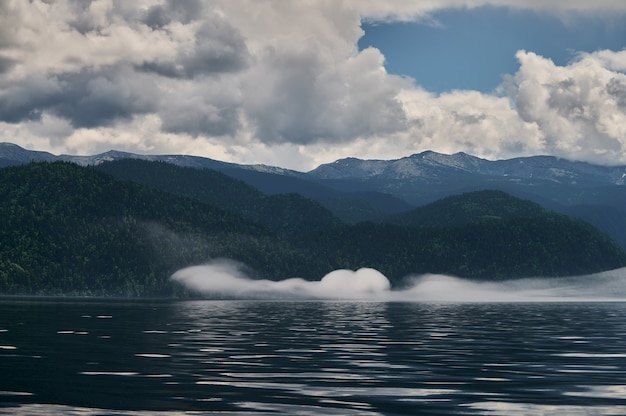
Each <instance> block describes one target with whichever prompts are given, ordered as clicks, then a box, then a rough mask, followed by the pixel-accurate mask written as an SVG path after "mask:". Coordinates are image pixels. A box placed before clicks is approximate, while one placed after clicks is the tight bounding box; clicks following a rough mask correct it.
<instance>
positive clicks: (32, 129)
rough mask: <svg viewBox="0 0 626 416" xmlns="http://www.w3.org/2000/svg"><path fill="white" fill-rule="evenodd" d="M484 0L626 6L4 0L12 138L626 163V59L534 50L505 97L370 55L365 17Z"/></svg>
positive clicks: (78, 144) (5, 84)
mask: <svg viewBox="0 0 626 416" xmlns="http://www.w3.org/2000/svg"><path fill="white" fill-rule="evenodd" d="M592 3H593V4H592ZM486 4H489V5H493V6H504V7H514V8H530V9H534V10H538V11H540V12H546V11H547V12H551V13H580V12H581V11H585V12H586V11H588V10H593V11H595V12H597V13H601V14H602V13H604V14H613V15H614V14H620V13H622V14H623V13H626V4H625V3H624V2H622V1H612V0H599V1H598V2H585V1H582V0H580V1H574V2H560V1H559V2H557V1H552V2H545V1H534V0H522V1H519V2H510V1H506V0H497V1H486V0H485V1H482V0H481V1H479V0H439V1H430V2H397V1H378V0H376V1H374V0H363V1H359V2H354V1H342V0H334V1H297V2H295V1H294V2H290V1H277V0H261V1H259V0H237V1H225V0H210V1H202V0H185V1H183V0H137V1H133V2H128V1H124V0H54V1H52V0H45V1H44V0H32V1H28V2H26V1H21V0H5V1H2V2H0V140H5V141H12V142H17V143H18V144H22V145H27V146H33V147H36V148H37V149H40V150H48V151H56V152H64V153H70V152H74V151H75V152H81V153H94V152H97V151H101V150H108V149H109V148H119V149H122V150H127V151H138V152H151V153H190V154H200V155H204V156H208V157H214V158H218V159H223V160H230V161H238V162H242V163H258V162H262V163H268V164H276V165H281V166H284V167H290V168H295V169H300V170H306V169H309V168H313V167H315V165H317V164H320V163H325V162H329V161H332V160H334V159H337V158H339V157H345V156H357V157H364V158H367V157H369V158H396V157H402V156H406V155H408V154H411V153H415V152H418V151H422V150H426V149H432V150H436V151H441V152H446V153H453V152H457V151H466V152H468V153H473V154H476V155H477V156H482V157H488V158H501V157H510V156H519V155H530V154H537V153H554V154H557V155H559V156H563V157H569V158H577V159H586V160H591V161H596V162H602V163H626V152H624V142H625V141H626V139H625V136H626V133H625V132H624V129H626V127H624V126H625V125H626V123H624V114H625V111H626V104H625V103H626V96H625V93H626V81H625V80H624V74H623V72H624V70H625V69H626V54H625V52H624V51H597V52H594V53H589V54H582V55H579V57H578V59H577V60H576V61H575V62H572V63H571V64H569V65H566V66H557V65H554V64H553V63H552V62H550V61H549V60H548V59H546V58H543V57H541V56H539V55H536V54H533V53H532V52H520V53H519V54H518V59H519V62H520V69H519V71H518V72H517V73H516V74H513V75H512V76H511V77H510V78H509V80H508V81H507V82H506V83H505V84H504V85H503V87H502V88H501V90H500V91H499V92H498V93H494V94H485V93H480V92H476V91H452V92H449V93H445V94H439V95H438V94H433V93H430V92H428V91H424V90H423V89H421V88H420V87H419V80H412V79H409V78H406V77H399V76H396V75H393V74H389V73H387V72H386V71H385V58H384V56H383V54H382V53H381V52H380V51H379V50H377V49H374V48H369V49H365V50H359V49H358V47H357V41H358V39H359V38H360V37H361V36H362V34H363V31H362V29H361V22H362V21H363V20H364V19H368V20H378V21H383V20H393V21H397V20H402V21H408V20H416V19H428V18H429V15H430V14H432V13H433V12H435V11H436V10H439V9H441V8H448V7H480V6H484V5H486ZM416 59H419V57H416ZM424 64H425V65H427V64H428V63H427V62H425V63H424Z"/></svg>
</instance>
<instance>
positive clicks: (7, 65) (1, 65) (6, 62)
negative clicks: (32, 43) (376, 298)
mask: <svg viewBox="0 0 626 416" xmlns="http://www.w3.org/2000/svg"><path fill="white" fill-rule="evenodd" d="M15 64H16V62H15V60H13V59H10V58H5V57H3V56H0V74H3V73H5V72H8V71H9V70H11V68H13V67H14V66H15Z"/></svg>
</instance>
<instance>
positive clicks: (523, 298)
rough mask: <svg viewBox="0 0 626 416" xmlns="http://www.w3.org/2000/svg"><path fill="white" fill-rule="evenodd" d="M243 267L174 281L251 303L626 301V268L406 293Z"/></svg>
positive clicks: (221, 266)
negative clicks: (268, 275)
mask: <svg viewBox="0 0 626 416" xmlns="http://www.w3.org/2000/svg"><path fill="white" fill-rule="evenodd" d="M242 270H243V266H242V265H241V264H239V263H236V262H234V261H231V260H227V259H218V260H215V261H212V262H210V263H208V264H205V265H201V266H192V267H188V268H185V269H181V270H179V271H177V272H176V273H174V274H173V275H172V279H173V280H175V281H178V282H180V283H182V284H183V285H185V286H187V287H188V288H190V289H192V290H195V291H198V292H200V293H203V294H205V295H206V296H207V297H222V298H223V297H232V298H245V299H335V300H340V299H343V300H375V301H416V302H541V301H544V302H555V301H626V268H622V269H616V270H612V271H608V272H603V273H597V274H592V275H586V276H573V277H563V278H529V279H517V280H508V281H504V282H476V281H471V280H466V279H461V278H457V277H452V276H445V275H435V274H426V275H421V276H415V277H413V278H412V279H411V282H412V284H411V285H410V286H409V287H408V288H405V289H402V290H391V284H390V282H389V280H388V279H387V277H385V276H384V275H383V274H382V273H380V272H379V271H378V270H375V269H371V268H362V269H359V270H357V271H352V270H335V271H333V272H331V273H328V274H327V275H326V276H324V277H323V278H322V279H321V280H319V281H307V280H304V279H300V278H290V279H285V280H279V281H272V280H265V279H262V280H255V279H251V278H249V277H247V276H246V274H245V273H244V272H243V271H242Z"/></svg>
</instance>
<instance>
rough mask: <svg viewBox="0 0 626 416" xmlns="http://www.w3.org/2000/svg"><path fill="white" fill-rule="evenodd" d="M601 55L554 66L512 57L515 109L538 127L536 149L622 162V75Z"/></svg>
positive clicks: (625, 134)
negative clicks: (539, 143) (539, 135)
mask: <svg viewBox="0 0 626 416" xmlns="http://www.w3.org/2000/svg"><path fill="white" fill-rule="evenodd" d="M622 54H626V52H622ZM602 55H605V54H595V55H586V56H583V57H582V58H581V59H579V60H577V61H575V62H573V63H571V64H569V65H567V66H557V65H555V64H554V63H553V62H552V61H550V60H549V59H546V58H544V57H541V56H539V55H536V54H534V53H532V52H526V51H520V52H518V53H517V58H518V60H519V61H520V70H519V71H518V72H517V74H516V75H515V76H514V77H513V78H512V80H511V81H512V82H513V84H514V85H513V86H512V89H513V99H514V100H515V107H516V109H517V111H518V113H519V115H520V118H521V119H522V120H524V121H526V122H528V123H533V124H536V125H537V126H538V127H539V128H540V130H541V132H542V134H543V136H544V138H543V141H544V143H543V148H542V150H544V151H546V152H548V153H551V154H556V155H559V156H565V157H570V158H575V159H587V160H592V161H597V162H610V161H621V162H624V161H625V160H624V156H623V154H624V151H625V150H626V111H625V110H626V108H625V106H624V102H625V100H626V95H625V94H626V88H625V87H626V75H624V74H623V73H619V72H615V71H612V70H611V69H610V68H607V65H606V62H603V61H604V60H603V59H599V56H602ZM611 55H612V56H614V57H615V56H619V54H614V53H612V54H611Z"/></svg>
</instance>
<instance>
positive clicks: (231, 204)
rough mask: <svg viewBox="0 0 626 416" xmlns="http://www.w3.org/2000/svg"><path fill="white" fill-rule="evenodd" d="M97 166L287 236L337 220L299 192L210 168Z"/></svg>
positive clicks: (134, 162)
mask: <svg viewBox="0 0 626 416" xmlns="http://www.w3.org/2000/svg"><path fill="white" fill-rule="evenodd" d="M96 169H97V170H101V171H103V172H106V173H108V174H110V175H113V176H114V177H116V178H118V179H125V180H131V181H134V182H138V183H141V184H144V185H147V186H150V187H153V188H156V189H161V190H164V191H167V192H171V193H175V194H179V195H184V196H187V197H191V198H195V199H198V200H200V201H202V202H205V203H208V204H210V205H213V206H215V207H219V208H221V209H224V210H228V211H230V212H233V213H235V214H237V215H239V216H242V217H243V218H246V219H247V220H249V221H252V222H255V223H257V224H260V225H262V226H264V227H267V228H269V229H271V230H272V231H275V232H278V233H280V234H283V235H286V236H289V235H291V234H294V233H307V232H309V231H311V230H314V229H319V228H328V227H334V226H337V225H338V224H339V220H338V219H337V218H336V217H334V216H333V214H332V213H331V212H330V211H328V210H326V209H325V208H324V207H322V206H321V205H320V204H318V203H316V202H314V201H312V200H309V199H307V198H304V197H302V196H301V195H298V194H293V193H292V194H277V195H269V196H267V195H264V194H262V193H261V192H259V191H258V190H256V189H254V188H252V187H251V186H249V185H247V184H246V183H244V182H243V181H239V180H236V179H233V178H231V177H229V176H227V175H225V174H223V173H220V172H217V171H214V170H210V169H194V168H184V167H179V166H175V165H172V164H169V163H164V162H149V161H145V160H138V159H123V160H118V161H113V162H106V163H102V164H100V165H98V166H96Z"/></svg>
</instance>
